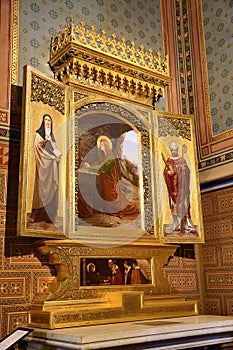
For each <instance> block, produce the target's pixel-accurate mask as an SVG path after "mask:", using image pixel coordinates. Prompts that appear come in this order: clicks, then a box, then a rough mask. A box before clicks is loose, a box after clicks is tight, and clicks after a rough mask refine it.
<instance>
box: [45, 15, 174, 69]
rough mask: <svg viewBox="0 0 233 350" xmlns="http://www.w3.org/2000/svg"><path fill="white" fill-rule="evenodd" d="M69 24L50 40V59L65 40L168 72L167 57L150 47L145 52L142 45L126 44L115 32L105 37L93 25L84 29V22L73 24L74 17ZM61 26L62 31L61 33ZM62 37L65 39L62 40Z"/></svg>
mask: <svg viewBox="0 0 233 350" xmlns="http://www.w3.org/2000/svg"><path fill="white" fill-rule="evenodd" d="M70 22H71V24H70V25H68V24H66V25H65V26H63V27H62V26H61V30H59V33H58V36H57V40H56V44H55V43H54V42H52V48H51V59H52V58H53V56H54V55H56V54H57V52H58V50H59V49H60V48H62V47H63V46H64V45H65V44H66V43H67V42H69V41H71V42H77V43H81V44H83V45H85V46H87V47H88V48H94V49H96V50H98V51H100V52H105V53H107V54H110V55H112V56H114V57H116V58H119V59H123V60H126V61H128V62H131V63H134V64H139V65H140V66H143V67H145V68H149V69H152V70H155V71H158V72H160V73H163V74H167V75H168V74H169V72H168V65H167V58H165V59H162V58H161V54H160V52H158V53H157V56H155V55H153V50H152V49H151V48H150V49H149V50H148V51H147V52H146V50H145V47H144V45H141V46H140V47H139V48H135V43H134V42H131V44H129V45H127V44H126V39H125V38H122V39H121V40H119V41H118V40H117V39H116V38H117V36H116V34H112V36H111V38H107V37H106V31H105V30H102V32H101V33H102V34H101V35H100V34H97V33H96V28H95V26H94V25H92V26H91V31H89V30H87V29H86V23H85V22H83V21H82V22H80V25H79V26H78V25H74V18H71V19H70ZM62 28H63V33H62ZM64 38H65V39H66V40H64Z"/></svg>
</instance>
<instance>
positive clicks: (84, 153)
mask: <svg viewBox="0 0 233 350" xmlns="http://www.w3.org/2000/svg"><path fill="white" fill-rule="evenodd" d="M50 66H51V69H52V70H53V72H54V77H55V79H50V78H48V77H46V76H45V75H43V74H42V73H40V72H39V71H36V70H35V69H33V68H31V67H25V82H24V100H25V105H24V113H23V137H22V147H23V152H22V158H21V178H20V196H19V216H18V232H19V234H21V235H24V236H25V235H26V236H34V237H37V238H41V240H39V241H37V243H36V244H35V248H36V250H37V252H39V253H40V254H42V255H45V256H47V258H48V264H49V265H53V266H55V269H56V278H55V281H54V282H52V283H50V284H49V287H48V290H47V291H46V293H42V294H39V295H38V296H37V297H36V298H35V300H34V301H33V302H32V306H31V311H30V324H31V325H33V326H38V327H45V328H61V327H69V326H74V325H89V324H98V323H108V322H117V321H124V320H125V321H126V320H127V321H128V320H138V319H149V318H161V317H171V316H188V315H195V314H197V303H196V302H195V301H191V302H187V301H185V300H184V298H182V297H180V296H179V295H178V294H177V293H176V291H175V290H173V288H171V287H170V286H169V284H168V282H167V281H166V280H165V279H164V278H163V276H162V268H163V266H164V265H165V264H166V263H167V261H168V259H169V257H171V256H172V255H173V254H174V252H175V250H176V248H177V246H176V245H175V244H174V243H183V242H186V243H192V242H195V243H201V242H203V229H202V221H201V216H200V215H198V213H199V214H200V213H201V208H200V202H199V192H198V188H199V187H198V180H197V176H196V175H197V168H196V167H197V162H196V158H195V152H196V149H195V132H194V120H193V116H185V117H184V116H182V115H170V114H167V113H164V112H163V113H162V112H158V111H155V106H156V102H157V101H158V100H159V99H160V98H161V97H163V96H164V92H165V88H166V86H168V85H169V82H170V77H169V71H168V61H167V58H165V59H162V58H161V56H160V54H159V53H158V54H156V55H154V53H153V51H152V50H149V52H146V51H145V50H144V48H143V47H140V48H139V49H137V48H135V45H134V43H131V45H126V40H125V39H124V38H123V39H122V40H121V41H118V40H117V39H116V37H115V36H114V35H113V36H112V38H108V37H107V36H106V33H105V32H102V35H99V34H97V33H96V32H95V29H94V28H91V31H89V30H87V29H86V27H85V23H81V25H80V26H76V25H74V23H73V22H72V21H71V24H70V25H65V26H64V28H63V30H60V31H59V34H58V37H56V38H52V41H51V53H50ZM170 126H172V127H170ZM180 148H181V149H182V161H181V165H180V163H179V161H178V160H179V159H180V158H181V157H180V156H179V152H178V150H180ZM168 151H169V152H171V153H172V154H171V155H170V156H169V155H168ZM180 169H181V173H180ZM180 174H181V175H180ZM180 176H181V179H182V180H180ZM167 178H169V181H168V180H166V179H167ZM190 183H191V185H190ZM180 188H181V190H180ZM190 188H191V189H190ZM171 189H173V192H174V189H177V191H176V193H175V194H174V193H173V192H172V190H171ZM169 243H173V244H169Z"/></svg>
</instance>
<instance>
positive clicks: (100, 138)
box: [97, 135, 112, 148]
mask: <svg viewBox="0 0 233 350" xmlns="http://www.w3.org/2000/svg"><path fill="white" fill-rule="evenodd" d="M101 141H107V142H108V143H109V144H110V146H111V148H112V141H111V140H110V138H109V137H108V136H106V135H101V136H99V137H98V139H97V147H98V148H100V142H101Z"/></svg>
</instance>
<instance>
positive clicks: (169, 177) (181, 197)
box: [164, 142, 197, 234]
mask: <svg viewBox="0 0 233 350" xmlns="http://www.w3.org/2000/svg"><path fill="white" fill-rule="evenodd" d="M169 148H170V151H171V156H170V157H169V158H168V159H167V161H165V164H166V166H165V169H164V178H165V182H166V185H167V190H168V196H169V204H170V208H171V214H172V219H173V220H172V227H171V229H170V230H168V231H169V232H170V233H171V231H173V232H174V231H175V232H177V233H178V232H181V233H183V234H184V233H188V232H189V233H192V234H196V233H197V232H196V227H194V225H193V223H192V220H191V215H190V170H189V167H188V165H187V162H186V160H185V159H184V158H183V157H181V156H179V154H178V145H177V144H176V143H175V142H172V143H171V144H170V146H169ZM167 226H169V225H167ZM167 233H168V232H167Z"/></svg>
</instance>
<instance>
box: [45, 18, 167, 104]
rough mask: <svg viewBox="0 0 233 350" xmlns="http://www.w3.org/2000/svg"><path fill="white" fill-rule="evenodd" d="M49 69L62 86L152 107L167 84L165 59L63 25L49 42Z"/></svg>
mask: <svg viewBox="0 0 233 350" xmlns="http://www.w3.org/2000/svg"><path fill="white" fill-rule="evenodd" d="M49 63H50V66H51V68H52V70H53V71H54V74H55V78H56V79H58V80H60V81H62V82H64V83H66V84H72V83H73V84H75V85H76V86H77V84H78V85H79V86H84V87H88V88H89V89H91V90H93V91H96V90H97V91H98V92H100V93H105V94H108V95H110V96H114V97H118V98H119V96H120V97H121V98H124V99H126V100H133V101H134V102H135V100H136V101H137V102H139V103H142V104H145V105H149V106H153V103H154V102H156V101H158V100H159V98H160V97H162V96H164V88H165V86H167V85H168V84H169V82H170V80H171V78H170V76H169V69H168V59H167V57H166V58H165V59H162V58H161V54H160V53H159V52H158V53H157V54H156V55H154V54H153V50H152V49H151V48H150V49H149V50H148V51H145V49H144V47H143V46H142V45H141V46H140V47H139V48H136V47H135V43H134V42H131V45H127V44H126V39H125V38H122V39H121V41H118V40H117V38H116V35H115V34H113V35H112V37H111V38H109V37H107V36H106V32H105V31H104V30H102V33H101V34H97V33H96V32H95V27H94V26H92V27H91V30H88V29H86V25H85V22H81V25H80V26H78V25H74V23H73V20H71V24H66V25H65V26H64V27H61V29H60V30H59V32H58V36H57V37H52V39H51V51H50V61H49Z"/></svg>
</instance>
